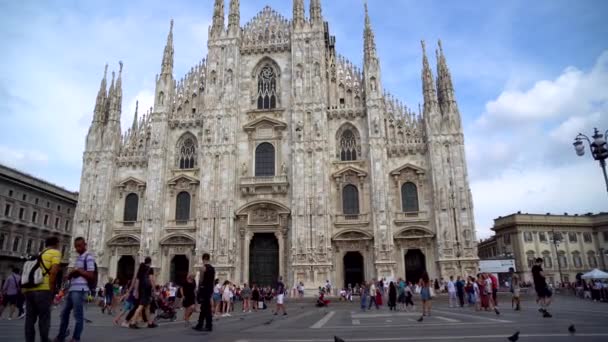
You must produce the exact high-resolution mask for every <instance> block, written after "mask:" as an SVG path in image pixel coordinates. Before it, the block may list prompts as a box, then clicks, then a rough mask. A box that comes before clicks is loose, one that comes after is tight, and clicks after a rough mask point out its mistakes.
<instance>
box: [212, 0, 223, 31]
mask: <svg viewBox="0 0 608 342" xmlns="http://www.w3.org/2000/svg"><path fill="white" fill-rule="evenodd" d="M223 31H224V0H215V5H214V6H213V23H212V24H211V32H210V33H211V34H210V35H211V36H216V35H218V34H221V33H222V32H223Z"/></svg>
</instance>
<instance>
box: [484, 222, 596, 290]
mask: <svg viewBox="0 0 608 342" xmlns="http://www.w3.org/2000/svg"><path fill="white" fill-rule="evenodd" d="M492 230H493V231H494V232H495V235H494V236H492V237H490V238H488V239H486V240H483V241H481V242H480V243H479V257H480V258H481V259H493V258H506V257H508V258H513V259H515V266H516V271H517V272H518V273H520V274H521V275H522V276H523V277H522V279H523V280H524V281H530V282H532V281H533V279H532V273H531V272H530V270H531V268H532V266H533V263H534V259H536V258H543V260H544V263H543V269H544V271H545V274H546V276H547V281H548V282H549V283H551V284H557V283H558V282H559V281H560V278H561V279H562V280H563V281H564V282H572V281H575V279H576V275H577V274H579V273H586V272H588V271H590V270H592V269H594V268H600V269H603V270H606V267H607V266H606V265H608V213H600V214H585V215H578V214H576V215H568V214H564V215H552V214H522V213H516V214H511V215H508V216H505V217H499V218H497V219H495V220H494V227H493V228H492Z"/></svg>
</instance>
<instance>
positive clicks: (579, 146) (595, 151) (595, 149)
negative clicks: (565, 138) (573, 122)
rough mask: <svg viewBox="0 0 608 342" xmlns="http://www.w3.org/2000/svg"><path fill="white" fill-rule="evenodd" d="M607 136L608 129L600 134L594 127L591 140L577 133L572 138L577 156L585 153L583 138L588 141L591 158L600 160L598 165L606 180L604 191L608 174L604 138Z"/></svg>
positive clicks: (606, 146) (606, 145) (607, 185)
mask: <svg viewBox="0 0 608 342" xmlns="http://www.w3.org/2000/svg"><path fill="white" fill-rule="evenodd" d="M607 137H608V131H606V132H605V133H604V134H601V133H600V131H598V129H597V128H594V133H593V136H592V137H591V138H593V142H591V139H589V137H587V136H586V135H584V134H582V133H579V134H578V135H577V136H576V138H574V143H573V145H574V150H575V151H576V154H577V155H578V156H579V157H582V156H583V155H585V143H584V142H583V140H587V142H588V143H589V149H590V150H591V156H592V157H593V159H595V160H597V161H599V162H600V167H601V168H602V172H603V173H604V181H605V182H606V191H608V174H606V159H608V144H607V143H606V138H607Z"/></svg>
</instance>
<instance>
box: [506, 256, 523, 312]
mask: <svg viewBox="0 0 608 342" xmlns="http://www.w3.org/2000/svg"><path fill="white" fill-rule="evenodd" d="M509 272H511V293H512V294H513V298H512V299H511V307H515V311H519V310H521V307H520V305H519V303H520V302H519V295H520V292H521V287H520V280H519V276H518V275H517V273H515V269H514V268H513V267H509Z"/></svg>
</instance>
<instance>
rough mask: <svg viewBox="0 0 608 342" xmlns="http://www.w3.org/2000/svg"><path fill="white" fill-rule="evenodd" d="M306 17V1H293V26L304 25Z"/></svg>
mask: <svg viewBox="0 0 608 342" xmlns="http://www.w3.org/2000/svg"><path fill="white" fill-rule="evenodd" d="M304 21H306V17H305V14H304V0H293V24H294V26H299V25H302V24H304Z"/></svg>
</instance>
